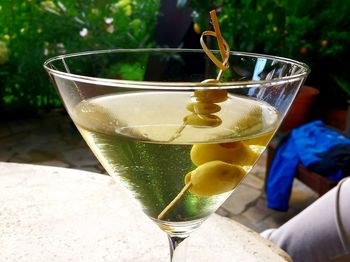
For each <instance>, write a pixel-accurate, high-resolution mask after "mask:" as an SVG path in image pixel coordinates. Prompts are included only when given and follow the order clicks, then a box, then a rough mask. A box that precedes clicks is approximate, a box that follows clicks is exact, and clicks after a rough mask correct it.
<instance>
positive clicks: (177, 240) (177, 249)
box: [168, 235, 187, 262]
mask: <svg viewBox="0 0 350 262" xmlns="http://www.w3.org/2000/svg"><path fill="white" fill-rule="evenodd" d="M186 238H187V237H172V236H169V235H168V239H169V247H170V262H180V261H181V262H185V261H186V253H187V241H184V240H186ZM180 244H181V245H180Z"/></svg>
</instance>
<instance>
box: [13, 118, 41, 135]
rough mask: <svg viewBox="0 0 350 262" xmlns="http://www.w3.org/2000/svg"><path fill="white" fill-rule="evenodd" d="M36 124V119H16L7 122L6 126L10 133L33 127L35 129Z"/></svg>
mask: <svg viewBox="0 0 350 262" xmlns="http://www.w3.org/2000/svg"><path fill="white" fill-rule="evenodd" d="M38 126H39V123H38V122H37V121H36V120H31V121H28V120H16V121H13V122H9V123H8V127H9V128H10V130H11V132H12V133H22V132H29V131H31V130H33V129H37V127H38Z"/></svg>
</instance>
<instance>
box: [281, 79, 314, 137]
mask: <svg viewBox="0 0 350 262" xmlns="http://www.w3.org/2000/svg"><path fill="white" fill-rule="evenodd" d="M319 92H320V91H319V90H318V89H316V88H314V87H311V86H303V87H302V88H300V90H299V93H298V94H297V96H296V98H295V100H294V103H293V104H292V106H291V108H290V110H289V112H288V114H287V116H286V117H285V119H284V121H283V123H282V125H281V127H280V129H279V130H280V131H289V130H291V129H293V128H296V127H298V126H300V125H302V124H304V123H306V122H307V121H308V119H309V114H310V110H311V107H312V105H313V103H314V101H315V99H316V97H317V96H318V94H319Z"/></svg>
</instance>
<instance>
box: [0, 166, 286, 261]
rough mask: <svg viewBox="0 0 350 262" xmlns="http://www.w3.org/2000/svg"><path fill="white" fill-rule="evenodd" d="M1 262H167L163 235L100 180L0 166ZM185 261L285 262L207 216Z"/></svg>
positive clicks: (229, 224) (226, 222) (258, 241)
mask: <svg viewBox="0 0 350 262" xmlns="http://www.w3.org/2000/svg"><path fill="white" fill-rule="evenodd" d="M0 253H1V261H10V262H14V261H20V262H34V261H35V262H41V261H45V262H46V261H50V262H56V261H57V262H58V261H59V262H61V261H84V262H89V261H168V255H169V251H168V243H167V238H166V235H165V234H164V233H163V232H162V231H161V230H160V229H159V228H158V227H157V226H156V225H155V224H153V222H151V221H150V220H149V219H148V218H147V217H146V216H145V215H144V214H143V213H142V212H141V211H140V210H139V209H138V208H137V206H136V205H135V203H134V202H133V201H132V200H131V199H129V198H128V196H127V195H126V193H124V191H122V189H121V188H120V187H119V186H118V185H117V184H116V183H114V182H113V181H112V179H111V178H110V177H108V176H105V175H101V174H96V173H91V172H86V171H78V170H73V169H67V168H57V167H49V166H36V165H27V164H15V163H1V162H0ZM187 261H204V262H205V261H211V262H212V261H214V262H215V261H271V262H274V261H291V259H290V258H289V257H288V255H287V254H286V253H284V252H283V251H282V250H280V249H279V248H277V247H275V246H274V245H273V244H272V243H271V242H269V241H267V240H265V239H263V238H262V237H260V236H259V235H258V234H257V233H255V232H253V231H252V230H250V229H248V228H246V227H244V226H242V225H240V224H238V223H236V222H234V221H232V220H230V219H226V218H223V217H220V216H218V215H215V214H213V215H212V216H211V217H210V218H209V219H208V220H207V221H206V222H205V223H204V224H203V225H202V227H201V228H200V229H199V230H198V231H196V232H195V233H193V235H192V236H191V237H190V238H189V242H188V258H187Z"/></svg>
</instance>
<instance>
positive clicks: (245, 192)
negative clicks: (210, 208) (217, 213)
mask: <svg viewBox="0 0 350 262" xmlns="http://www.w3.org/2000/svg"><path fill="white" fill-rule="evenodd" d="M260 194H261V191H260V190H257V189H254V188H252V187H249V186H246V185H244V184H241V185H239V186H238V187H237V189H235V191H234V192H233V193H232V194H231V196H230V197H229V198H228V199H227V200H226V201H225V203H224V204H223V205H222V208H224V209H226V210H227V211H229V212H230V213H231V214H234V215H237V214H240V213H242V212H243V211H244V210H245V208H246V206H247V205H248V204H249V203H252V202H253V201H255V200H256V199H257V198H258V197H259V196H260Z"/></svg>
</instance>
